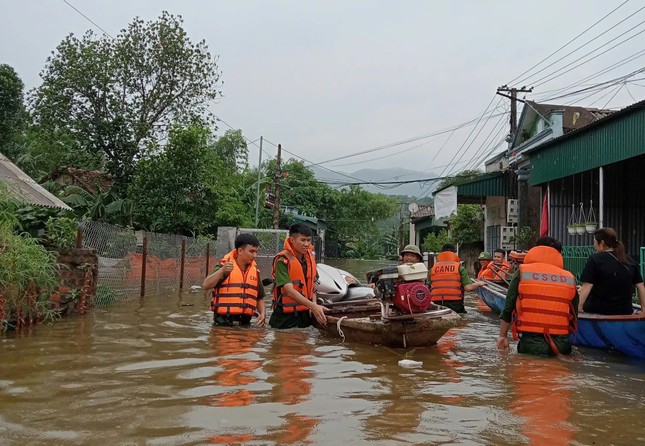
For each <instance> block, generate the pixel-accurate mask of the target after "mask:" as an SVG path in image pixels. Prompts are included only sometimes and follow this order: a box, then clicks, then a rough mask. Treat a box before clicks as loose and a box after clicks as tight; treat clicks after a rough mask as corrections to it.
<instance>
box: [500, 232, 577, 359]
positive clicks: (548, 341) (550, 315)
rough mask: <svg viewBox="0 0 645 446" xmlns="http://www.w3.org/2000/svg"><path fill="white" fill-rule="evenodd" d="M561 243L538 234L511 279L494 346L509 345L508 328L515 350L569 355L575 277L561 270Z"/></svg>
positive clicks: (538, 354)
mask: <svg viewBox="0 0 645 446" xmlns="http://www.w3.org/2000/svg"><path fill="white" fill-rule="evenodd" d="M561 251H562V244H560V242H558V241H557V240H555V239H554V238H551V237H541V238H540V239H538V241H537V242H536V246H535V247H534V248H531V249H530V250H529V252H528V253H527V254H526V257H525V258H524V263H523V264H522V265H520V269H519V271H518V272H517V274H515V275H514V276H513V278H512V280H511V283H510V284H509V287H508V292H507V293H506V304H505V306H504V310H503V311H502V314H501V315H500V319H501V321H500V330H499V337H498V338H497V348H499V349H500V350H505V349H508V348H509V342H508V329H509V328H510V327H511V326H512V328H513V337H514V338H515V339H517V336H518V334H519V343H518V344H517V351H518V352H519V353H528V354H532V355H537V356H556V355H559V354H563V355H569V354H571V343H570V342H569V333H570V332H572V331H574V330H575V326H576V324H575V319H576V316H577V308H578V300H579V299H578V292H577V290H576V279H575V277H574V276H573V274H571V273H570V272H569V271H566V270H564V269H563V266H564V260H563V258H562V254H561Z"/></svg>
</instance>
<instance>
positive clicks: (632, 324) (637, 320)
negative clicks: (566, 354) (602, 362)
mask: <svg viewBox="0 0 645 446" xmlns="http://www.w3.org/2000/svg"><path fill="white" fill-rule="evenodd" d="M634 310H640V306H638V305H634ZM571 343H572V344H574V345H580V346H584V347H593V348H601V349H605V350H608V349H609V350H616V351H619V352H621V353H623V354H625V355H628V356H633V357H636V358H643V359H645V314H644V313H636V314H631V315H620V316H609V315H604V314H594V313H580V314H579V315H578V332H577V333H574V334H572V335H571Z"/></svg>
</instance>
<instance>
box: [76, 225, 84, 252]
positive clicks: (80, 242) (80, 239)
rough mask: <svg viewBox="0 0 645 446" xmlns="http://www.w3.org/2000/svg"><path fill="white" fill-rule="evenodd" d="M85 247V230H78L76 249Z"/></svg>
mask: <svg viewBox="0 0 645 446" xmlns="http://www.w3.org/2000/svg"><path fill="white" fill-rule="evenodd" d="M82 247H83V229H81V228H78V229H77V230H76V249H81V248H82Z"/></svg>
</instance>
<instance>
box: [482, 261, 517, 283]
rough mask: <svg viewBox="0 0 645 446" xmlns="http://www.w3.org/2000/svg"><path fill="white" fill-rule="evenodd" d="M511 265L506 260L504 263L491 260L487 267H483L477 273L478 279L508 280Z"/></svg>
mask: <svg viewBox="0 0 645 446" xmlns="http://www.w3.org/2000/svg"><path fill="white" fill-rule="evenodd" d="M510 269H511V266H510V265H509V264H508V263H506V261H505V260H504V261H503V262H502V263H495V262H492V261H491V262H490V263H489V264H488V265H487V266H486V267H485V268H482V269H481V271H479V274H478V275H477V278H478V279H487V280H493V281H495V280H506V273H508V271H509V270H510Z"/></svg>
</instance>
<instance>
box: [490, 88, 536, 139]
mask: <svg viewBox="0 0 645 446" xmlns="http://www.w3.org/2000/svg"><path fill="white" fill-rule="evenodd" d="M532 91H533V87H531V88H526V87H522V88H508V85H502V86H501V87H498V88H497V94H498V95H500V96H504V97H505V98H509V99H510V100H511V119H510V120H509V123H510V124H511V138H513V137H515V132H517V93H530V92H532ZM501 92H506V93H510V96H509V95H505V94H502V93H501Z"/></svg>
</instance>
